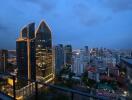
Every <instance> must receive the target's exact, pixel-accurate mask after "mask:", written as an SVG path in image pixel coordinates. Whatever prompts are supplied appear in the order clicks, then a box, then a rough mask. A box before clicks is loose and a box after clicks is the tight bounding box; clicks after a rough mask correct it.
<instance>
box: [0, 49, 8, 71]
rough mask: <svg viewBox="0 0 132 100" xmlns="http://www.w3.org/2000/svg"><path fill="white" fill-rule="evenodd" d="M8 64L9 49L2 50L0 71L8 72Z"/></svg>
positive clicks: (0, 51)
mask: <svg viewBox="0 0 132 100" xmlns="http://www.w3.org/2000/svg"><path fill="white" fill-rule="evenodd" d="M7 66H8V50H0V72H6V71H7V70H6V69H7Z"/></svg>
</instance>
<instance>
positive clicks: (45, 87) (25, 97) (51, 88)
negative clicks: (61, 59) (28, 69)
mask: <svg viewBox="0 0 132 100" xmlns="http://www.w3.org/2000/svg"><path fill="white" fill-rule="evenodd" d="M0 76H6V77H10V78H12V86H9V84H8V83H7V84H4V85H5V89H4V90H0V91H1V93H0V97H1V95H2V94H6V95H5V97H8V98H9V99H2V100H12V99H14V100H108V98H104V97H102V96H96V95H93V94H90V93H85V92H81V91H78V90H74V89H69V88H65V87H61V86H57V85H54V84H52V83H51V84H45V83H42V82H38V81H33V80H26V79H23V78H18V79H17V80H22V81H23V82H24V83H28V84H27V85H24V86H22V85H20V84H17V83H16V77H15V76H13V75H10V74H7V73H0ZM7 87H8V88H7Z"/></svg>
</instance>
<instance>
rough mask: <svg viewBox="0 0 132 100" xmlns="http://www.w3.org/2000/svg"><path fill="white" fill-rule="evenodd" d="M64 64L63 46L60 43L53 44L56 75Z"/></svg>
mask: <svg viewBox="0 0 132 100" xmlns="http://www.w3.org/2000/svg"><path fill="white" fill-rule="evenodd" d="M63 66H64V48H63V45H62V44H60V45H58V46H55V73H56V75H58V74H59V73H60V71H61V69H62V68H63Z"/></svg>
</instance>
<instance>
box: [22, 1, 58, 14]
mask: <svg viewBox="0 0 132 100" xmlns="http://www.w3.org/2000/svg"><path fill="white" fill-rule="evenodd" d="M21 1H25V2H26V3H33V4H36V5H38V6H39V7H40V8H41V10H42V11H46V12H49V11H53V10H55V8H56V4H57V1H56V0H50V1H49V0H21Z"/></svg>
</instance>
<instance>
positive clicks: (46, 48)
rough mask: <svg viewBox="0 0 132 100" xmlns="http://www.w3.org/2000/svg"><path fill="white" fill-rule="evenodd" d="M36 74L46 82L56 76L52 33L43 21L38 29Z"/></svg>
mask: <svg viewBox="0 0 132 100" xmlns="http://www.w3.org/2000/svg"><path fill="white" fill-rule="evenodd" d="M35 45H36V65H37V67H36V71H37V72H36V74H37V79H38V80H40V81H43V82H45V83H47V82H50V81H52V80H53V78H54V72H53V65H52V34H51V31H50V29H49V27H48V26H47V25H46V23H45V22H44V21H42V22H41V23H40V25H39V27H38V29H37V30H36V38H35Z"/></svg>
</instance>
